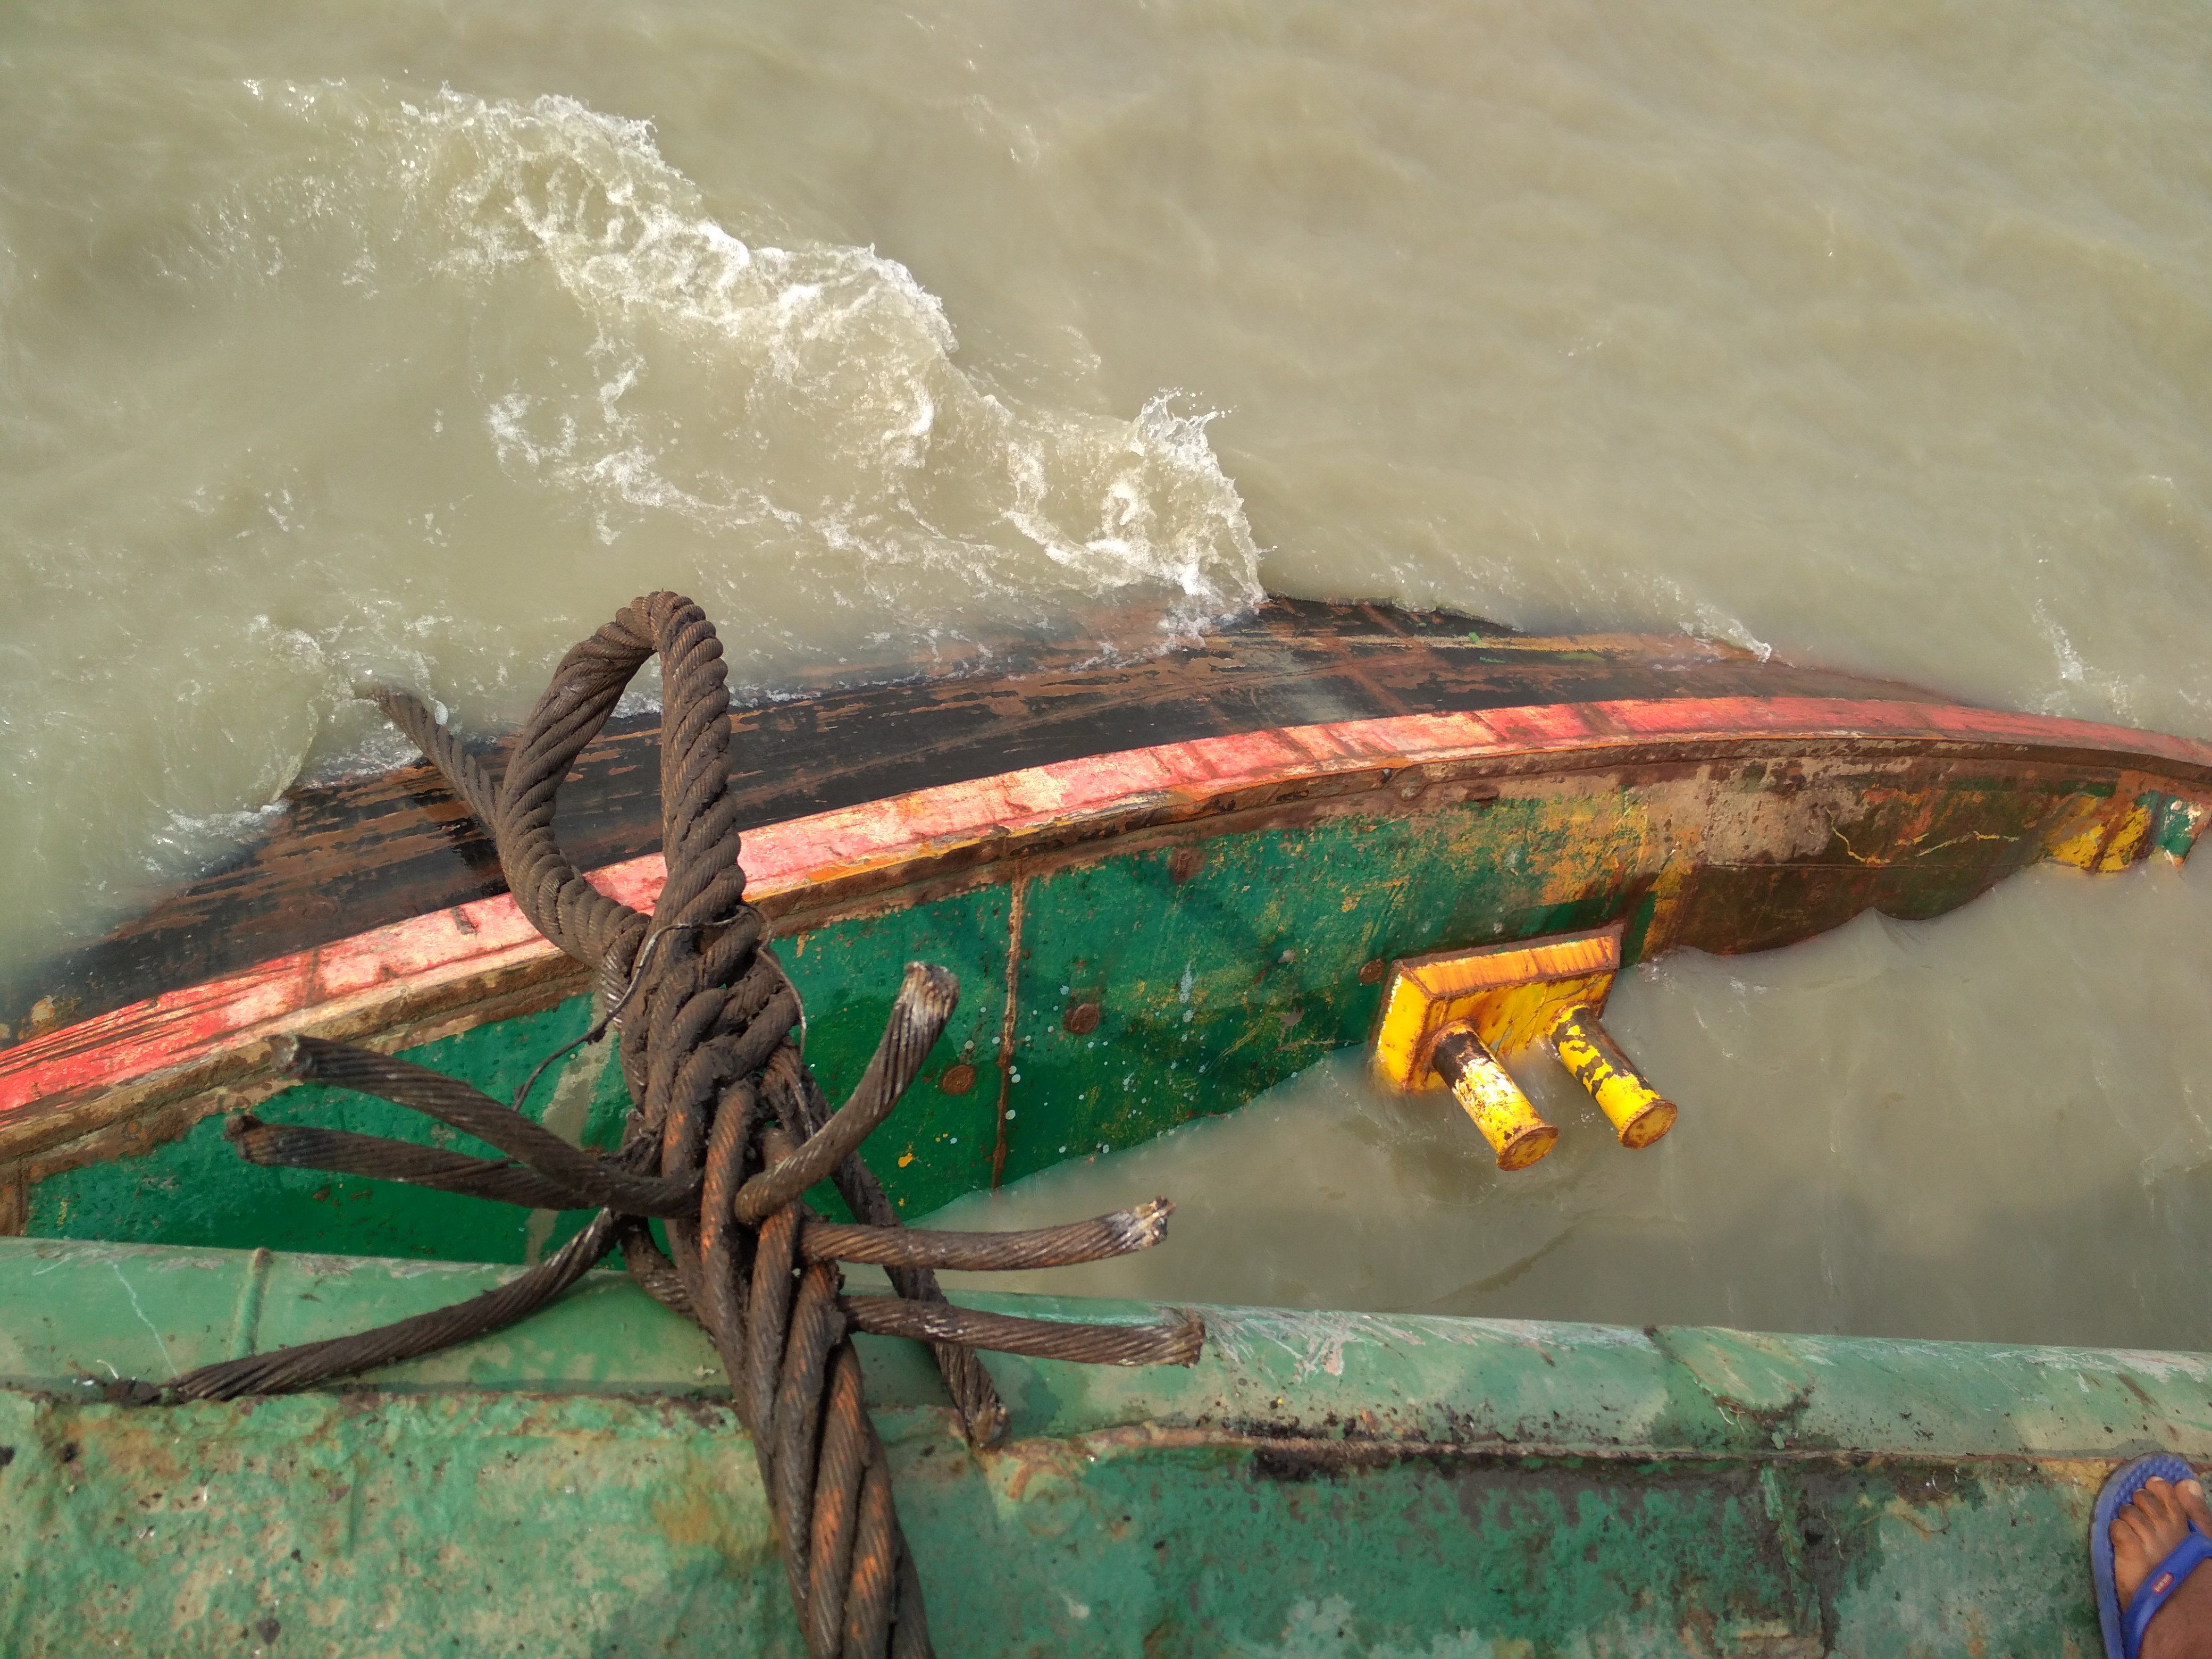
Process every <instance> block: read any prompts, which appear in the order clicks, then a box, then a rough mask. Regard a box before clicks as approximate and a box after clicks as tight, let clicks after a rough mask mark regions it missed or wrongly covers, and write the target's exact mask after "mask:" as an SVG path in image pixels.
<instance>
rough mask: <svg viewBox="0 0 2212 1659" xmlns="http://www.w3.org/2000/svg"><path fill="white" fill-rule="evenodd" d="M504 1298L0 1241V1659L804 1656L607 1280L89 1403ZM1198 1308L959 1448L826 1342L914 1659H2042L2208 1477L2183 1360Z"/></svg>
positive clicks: (718, 1473) (259, 1262) (704, 1374)
mask: <svg viewBox="0 0 2212 1659" xmlns="http://www.w3.org/2000/svg"><path fill="white" fill-rule="evenodd" d="M498 1272H499V1270H498V1269H495V1268H491V1267H467V1266H459V1265H433V1264H426V1263H420V1262H398V1261H360V1260H344V1259H338V1258H331V1257H312V1258H301V1257H295V1256H286V1255H271V1254H270V1253H268V1252H258V1253H257V1252H236V1253H232V1252H221V1251H207V1250H185V1249H163V1248H158V1247H157V1248H148V1247H131V1246H112V1245H100V1244H90V1243H71V1242H59V1241H40V1240H19V1241H5V1242H0V1448H3V1449H4V1450H0V1651H6V1652H8V1653H10V1654H21V1655H24V1656H31V1655H45V1654H62V1653H69V1654H77V1653H84V1652H88V1651H98V1650H124V1651H134V1652H142V1653H163V1654H173V1655H196V1654H214V1653H222V1654H234V1653H240V1652H256V1651H268V1652H276V1653H283V1652H296V1653H344V1654H348V1655H374V1654H385V1653H388V1654H393V1655H399V1654H414V1653H420V1652H426V1651H441V1652H443V1651H454V1652H459V1653H463V1654H475V1653H485V1654H489V1653H492V1652H513V1651H515V1650H517V1648H518V1647H520V1649H521V1650H524V1651H528V1652H532V1653H538V1654H547V1655H557V1654H576V1655H586V1654H592V1655H602V1654H610V1653H633V1652H640V1653H642V1652H651V1653H666V1654H673V1655H685V1654H692V1653H697V1654H701V1655H706V1654H710V1653H711V1654H715V1655H729V1654H739V1655H744V1654H796V1653H799V1652H801V1651H803V1644H801V1642H800V1640H799V1632H798V1630H797V1628H796V1626H795V1624H794V1622H793V1615H792V1613H791V1611H790V1608H789V1605H788V1598H787V1595H786V1594H785V1592H784V1588H783V1584H782V1582H781V1565H780V1564H779V1562H778V1559H777V1555H776V1550H775V1544H774V1541H773V1540H772V1537H771V1535H770V1533H769V1522H768V1515H767V1510H766V1505H765V1504H764V1502H763V1498H762V1494H761V1491H760V1486H759V1477H758V1474H757V1468H756V1467H755V1464H754V1462H753V1458H752V1455H751V1453H750V1449H748V1447H747V1445H746V1443H745V1441H744V1437H743V1435H742V1433H741V1432H740V1431H738V1429H737V1428H736V1425H735V1424H734V1422H733V1420H732V1419H731V1418H730V1414H729V1413H728V1411H727V1409H726V1407H725V1406H724V1405H723V1404H722V1403H720V1392H721V1391H720V1370H719V1368H718V1367H717V1366H716V1364H715V1363H714V1357H713V1353H712V1351H711V1349H710V1348H709V1347H708V1345H707V1343H706V1341H705V1340H704V1339H703V1337H702V1336H701V1334H699V1333H698V1332H697V1331H696V1329H694V1328H691V1327H690V1326H689V1325H688V1324H686V1323H684V1322H682V1321H680V1320H678V1319H677V1318H676V1317H675V1316H672V1315H670V1314H669V1313H667V1312H666V1311H665V1310H663V1309H661V1308H660V1307H659V1305H658V1304H654V1303H653V1302H651V1301H649V1300H648V1299H647V1297H645V1296H644V1295H643V1294H642V1293H641V1292H640V1291H638V1290H637V1289H636V1288H635V1285H633V1284H631V1283H630V1282H629V1280H627V1279H623V1278H622V1277H619V1276H617V1275H615V1274H611V1273H602V1274H595V1275H592V1277H591V1278H590V1279H587V1280H586V1283H585V1284H584V1285H581V1286H580V1287H579V1288H578V1289H577V1290H576V1291H574V1292H572V1293H571V1294H570V1295H569V1296H568V1297H566V1298H564V1299H563V1300H562V1302H560V1303H559V1304H556V1305H555V1306H554V1307H553V1308H551V1309H550V1310H548V1311H546V1312H545V1313H544V1314H542V1315H541V1316H538V1317H537V1318H536V1319H533V1320H532V1321H530V1322H528V1323H526V1324H525V1325H523V1326H520V1327H517V1328H513V1329H511V1330H507V1331H504V1332H501V1333H500V1334H497V1335H496V1336H495V1337H493V1338H490V1339H488V1340H483V1341H480V1342H477V1343H474V1344H471V1345H470V1346H466V1347H463V1348H459V1349H454V1350H452V1351H449V1352H443V1353H440V1354H437V1355H435V1356H433V1357H431V1358H427V1359H424V1360H422V1361H418V1362H416V1363H414V1364H410V1365H406V1366H402V1367H395V1368H393V1370H391V1371H388V1372H385V1373H380V1374H377V1375H375V1376H371V1377H368V1378H366V1379H363V1382H362V1386H361V1387H359V1388H358V1389H349V1390H348V1391H345V1392H328V1391H325V1392H317V1393H313V1394H308V1395H297V1396H288V1397H281V1398H276V1399H265V1400H252V1401H239V1402H235V1403H233V1404H228V1405H214V1404H196V1405H184V1406H159V1405H152V1406H149V1405H130V1404H122V1403H112V1402H111V1401H107V1400H106V1399H103V1398H102V1397H101V1390H100V1389H99V1388H97V1387H95V1386H88V1385H87V1384H85V1383H82V1382H80V1381H79V1380H78V1379H79V1378H81V1377H82V1376H85V1375H86V1374H87V1373H89V1374H90V1375H91V1376H94V1377H97V1378H100V1379H107V1378H111V1377H112V1376H116V1375H118V1374H119V1375H120V1376H137V1377H150V1378H154V1379H156V1380H158V1379H160V1378H161V1377H162V1376H166V1375H169V1374H172V1373H173V1370H176V1369H179V1368H182V1367H186V1366H190V1365H192V1364H198V1363H200V1362H202V1361H204V1360H210V1359H214V1358H223V1357H227V1356H228V1355H231V1354H233V1353H236V1352H242V1351H244V1350H245V1349H247V1348H256V1347H268V1346H276V1345H277V1344H280V1343H285V1342H291V1341H299V1340H310V1339H313V1338H315V1337H320V1336H325V1335H330V1334H337V1333H338V1332H341V1331H344V1330H349V1329H353V1328H359V1327H360V1326H362V1325H365V1324H368V1323H371V1322H376V1321H380V1320H384V1319H389V1318H393V1317H398V1316H401V1315H404V1314H408V1313H413V1312H416V1311H420V1310H422V1309H425V1308H428V1307H430V1306H435V1305H437V1304H441V1303H444V1302H447V1301H451V1300H453V1299H456V1298H457V1297H459V1296H462V1295H465V1294H468V1293H470V1292H471V1291H475V1290H477V1289H479V1288H482V1287H483V1285H484V1284H485V1283H486V1282H487V1281H489V1279H493V1278H495V1277H496V1276H497V1273H498ZM963 1299H966V1298H963ZM973 1299H974V1300H975V1301H976V1302H977V1303H978V1304H979V1305H987V1306H992V1307H997V1308H1002V1309H1005V1310H1010V1311H1012V1310H1020V1311H1029V1312H1042V1313H1045V1314H1047V1315H1050V1314H1053V1313H1067V1312H1075V1311H1079V1316H1081V1317H1083V1318H1085V1319H1091V1320H1096V1319H1100V1318H1107V1319H1118V1318H1126V1319H1129V1320H1132V1321H1138V1320H1146V1319H1151V1318H1154V1317H1157V1316H1158V1313H1159V1311H1160V1310H1157V1309H1153V1308H1150V1307H1146V1306H1141V1305H1138V1304H1101V1303H1097V1302H1090V1301H1085V1302H1073V1301H1052V1300H1045V1299H1041V1298H1029V1297H975V1298H973ZM1204 1316H1205V1318H1206V1325H1207V1332H1208V1340H1207V1343H1206V1354H1205V1356H1204V1357H1203V1358H1201V1360H1200V1363H1199V1364H1197V1365H1196V1366H1195V1367H1194V1368H1192V1369H1190V1370H1181V1369H1176V1368H1166V1369H1151V1370H1117V1369H1113V1368H1099V1367H1087V1366H1073V1365H1065V1364H1055V1363H1053V1362H1050V1361H1038V1360H1026V1359H1020V1358H1012V1357H1009V1356H1005V1355H997V1354H993V1355H988V1356H986V1364H987V1366H988V1368H989V1369H990V1370H991V1372H992V1374H993V1376H994V1378H995V1379H996V1380H997V1383H998V1385H999V1388H1000V1393H1001V1395H1003V1397H1004V1398H1005V1400H1006V1402H1007V1404H1008V1406H1009V1407H1010V1409H1011V1411H1012V1417H1013V1429H1012V1435H1011V1437H1009V1439H1008V1440H1007V1442H1006V1443H1005V1444H1004V1445H1002V1446H1000V1447H999V1448H998V1449H994V1450H989V1451H984V1452H980V1453H978V1452H973V1451H971V1450H970V1449H969V1448H968V1446H967V1445H966V1443H965V1442H964V1441H963V1439H962V1438H961V1437H960V1434H959V1431H958V1429H957V1425H956V1424H955V1423H954V1422H953V1420H952V1418H951V1412H950V1410H949V1408H948V1407H945V1405H944V1404H943V1397H942V1395H941V1392H940V1391H939V1385H938V1384H937V1383H936V1382H935V1380H934V1378H933V1376H932V1375H931V1374H930V1373H929V1372H928V1370H927V1361H926V1359H925V1358H923V1357H922V1356H921V1352H920V1351H919V1350H918V1349H917V1348H915V1346H913V1345H907V1344H902V1343H898V1342H896V1341H892V1340H886V1339H877V1338H862V1339H860V1341H861V1343H862V1346H863V1347H864V1349H865V1350H866V1352H865V1354H864V1358H865V1361H866V1375H867V1377H868V1381H869V1388H870V1390H871V1404H872V1409H873V1412H874V1414H875V1418H876V1421H877V1424H878V1429H879V1431H881V1433H882V1434H883V1437H884V1440H885V1442H886V1443H887V1444H888V1446H889V1448H890V1456H891V1461H892V1463H893V1466H894V1468H895V1471H896V1483H897V1493H898V1504H899V1510H900V1515H901V1516H902V1522H903V1525H904V1528H905V1530H906V1534H907V1536H908V1539H909V1540H910V1541H911V1543H912V1546H913V1548H914V1551H915V1556H916V1558H917V1560H918V1561H919V1564H920V1565H921V1570H922V1572H923V1574H924V1576H925V1581H926V1582H927V1584H928V1586H929V1597H930V1618H931V1622H932V1625H933V1629H934V1631H935V1632H936V1637H937V1642H938V1645H939V1650H940V1651H942V1652H945V1653H948V1654H951V1653H957V1654H966V1655H979V1656H980V1655H991V1654H1008V1655H1012V1654H1028V1653H1040V1652H1049V1653H1075V1652H1082V1653H1117V1654H1118V1653H1137V1652H1161V1653H1253V1654H1274V1653H1286V1654H1304V1653H1323V1654H1331V1653H1419V1654H1436V1653H1447V1654H1452V1653H1462V1652H1480V1653H1484V1654H1491V1653H1496V1652H1500V1651H1505V1652H1521V1653H1530V1654H1543V1655H1550V1654H1555V1653H1559V1654H1563V1653H1589V1652H1625V1653H1644V1652H1666V1653H1676V1652H1680V1653H1694V1654H1701V1655H1711V1654H1721V1655H1726V1654H1751V1653H1756V1654H1762V1655H1808V1656H1809V1655H1817V1654H1820V1653H1850V1654H1855V1655H1863V1656H1869V1659H1877V1656H1891V1655H1896V1656H1905V1655H1911V1654H1925V1653H1930V1652H1934V1653H1948V1652H1989V1653H2004V1654H2011V1655H2023V1656H2024V1655H2042V1654H2049V1655H2051V1656H2059V1655H2069V1656H2070V1655H2078V1654H2080V1653H2082V1652H2093V1651H2095V1650H2096V1647H2097V1642H2098V1638H2097V1626H2096V1615H2095V1613H2094V1610H2093V1606H2092V1604H2091V1602H2090V1599H2089V1596H2088V1594H2087V1581H2088V1575H2087V1571H2086V1552H2085V1551H2084V1549H2083V1545H2082V1540H2083V1537H2084V1535H2085V1531H2084V1529H2085V1528H2086V1527H2087V1518H2088V1515H2089V1511H2090V1508H2091V1506H2092V1504H2093V1501H2094V1498H2095V1494H2096V1490H2097V1486H2098V1484H2099V1482H2100V1480H2101V1479H2102V1477H2103V1475H2104V1474H2105V1473H2106V1471H2108V1470H2109V1469H2110V1468H2112V1465H2113V1464H2114V1463H2115V1462H2117V1461H2118V1460H2120V1459H2122V1458H2124V1457H2127V1456H2130V1455H2135V1454H2136V1453H2139V1452H2142V1451H2146V1450H2151V1449H2161V1450H2172V1451H2178V1452H2179V1453H2181V1454H2182V1455H2185V1456H2189V1457H2192V1458H2195V1459H2197V1460H2199V1461H2200V1462H2201V1461H2203V1460H2205V1459H2207V1458H2208V1457H2212V1418H2208V1414H2207V1413H2206V1409H2205V1404H2204V1402H2205V1400H2206V1398H2207V1397H2208V1389H2212V1359H2205V1358H2178V1357H2175V1356H2171V1355H2149V1354H2127V1353H2112V1352H2095V1351H2089V1350H2069V1349H2056V1348H2008V1347H1993V1346H1979V1345H1972V1344H1946V1343H1928V1342H1893V1341H1880V1340H1863V1339H1850V1338H1834V1337H1785V1336H1765V1335H1759V1336H1753V1335H1747V1334H1741V1333H1737V1332H1730V1331H1721V1330H1711V1329H1693V1328H1658V1329H1654V1330H1650V1331H1644V1332H1637V1331H1631V1330H1623V1329H1615V1328H1604V1327H1595V1326H1577V1325H1563V1324H1541V1325H1538V1324H1522V1323H1511V1322H1494V1321H1484V1320H1455V1319H1437V1318H1425V1317H1420V1316H1400V1315H1388V1316H1381V1315H1359V1314H1334V1313H1315V1314H1306V1313H1286V1312H1281V1311H1269V1310H1238V1309H1208V1310H1204Z"/></svg>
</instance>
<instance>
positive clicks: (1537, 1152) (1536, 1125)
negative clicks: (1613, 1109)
mask: <svg viewBox="0 0 2212 1659" xmlns="http://www.w3.org/2000/svg"><path fill="white" fill-rule="evenodd" d="M1430 1063H1431V1065H1433V1066H1435V1067H1436V1068H1437V1074H1438V1075H1439V1076H1441V1077H1442V1078H1443V1080H1444V1081H1445V1082H1446V1083H1448V1084H1449V1085H1451V1091H1452V1094H1453V1096H1454V1097H1455V1098H1456V1099H1457V1100H1458V1102H1459V1103H1460V1105H1461V1106H1462V1108H1463V1109H1465V1110H1466V1112H1467V1115H1468V1116H1469V1117H1471V1118H1473V1119H1474V1127H1476V1128H1478V1129H1480V1130H1481V1131H1482V1138H1483V1139H1485V1140H1487V1141H1488V1142H1489V1143H1490V1146H1491V1150H1492V1152H1496V1153H1497V1154H1498V1168H1499V1169H1501V1170H1525V1169H1527V1168H1528V1166H1529V1165H1530V1164H1534V1162H1535V1161H1536V1160H1537V1159H1538V1158H1541V1157H1543V1156H1544V1154H1545V1153H1547V1152H1550V1151H1551V1150H1552V1146H1553V1143H1554V1142H1556V1141H1557V1140H1558V1139H1559V1131H1558V1130H1557V1129H1555V1128H1553V1127H1552V1126H1551V1125H1550V1124H1548V1123H1547V1122H1545V1121H1544V1120H1543V1119H1542V1118H1541V1117H1539V1116H1537V1115H1536V1109H1535V1108H1534V1106H1532V1105H1530V1104H1529V1103H1528V1096H1526V1095H1524V1094H1522V1092H1521V1085H1519V1084H1517V1083H1516V1082H1515V1081H1514V1080H1513V1078H1512V1075H1511V1073H1509V1072H1507V1071H1506V1069H1505V1068H1504V1066H1501V1065H1499V1064H1498V1056H1497V1055H1495V1054H1492V1053H1491V1052H1490V1050H1489V1049H1488V1048H1485V1047H1484V1046H1483V1043H1482V1039H1481V1038H1480V1037H1478V1036H1475V1034H1474V1026H1472V1025H1470V1024H1468V1023H1467V1022H1466V1021H1464V1020H1461V1021H1457V1022H1455V1024H1450V1025H1447V1026H1445V1027H1444V1029H1443V1030H1442V1031H1440V1032H1438V1033H1437V1042H1436V1047H1435V1048H1433V1049H1432V1050H1431V1053H1430Z"/></svg>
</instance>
